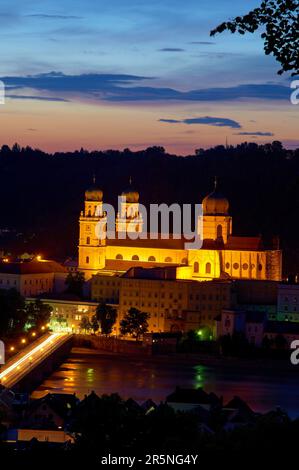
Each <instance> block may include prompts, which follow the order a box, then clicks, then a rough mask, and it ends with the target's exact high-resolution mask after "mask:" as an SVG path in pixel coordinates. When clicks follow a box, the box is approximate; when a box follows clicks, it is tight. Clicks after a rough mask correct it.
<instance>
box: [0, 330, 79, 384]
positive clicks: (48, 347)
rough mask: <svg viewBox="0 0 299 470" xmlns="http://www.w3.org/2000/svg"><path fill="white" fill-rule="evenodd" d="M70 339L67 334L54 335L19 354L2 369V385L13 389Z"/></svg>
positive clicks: (0, 377) (0, 380) (0, 375)
mask: <svg viewBox="0 0 299 470" xmlns="http://www.w3.org/2000/svg"><path fill="white" fill-rule="evenodd" d="M69 338H70V335H69V334H66V333H53V334H50V335H49V336H48V337H47V338H46V339H43V340H42V341H39V342H38V344H36V343H35V344H33V345H32V348H31V349H29V350H28V348H27V349H26V350H25V351H24V352H23V353H22V352H21V353H19V354H18V355H17V356H16V357H15V358H12V359H11V360H10V361H9V363H8V364H6V365H5V366H3V368H2V369H1V372H0V383H1V384H2V385H4V386H5V387H8V388H10V387H13V386H14V385H16V384H17V383H18V382H20V380H21V379H22V378H24V377H25V376H26V375H27V374H28V373H29V372H31V371H32V370H33V369H34V368H35V367H37V366H38V365H39V364H40V363H41V362H43V361H44V360H45V359H46V358H47V357H49V356H50V355H51V354H52V353H53V352H54V351H56V350H57V349H58V348H60V347H61V346H62V345H63V344H64V343H65V342H66V341H68V340H69Z"/></svg>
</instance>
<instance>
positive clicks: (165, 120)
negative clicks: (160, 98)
mask: <svg viewBox="0 0 299 470" xmlns="http://www.w3.org/2000/svg"><path fill="white" fill-rule="evenodd" d="M159 122H166V123H168V124H178V123H180V124H181V123H182V122H183V121H178V120H177V119H159Z"/></svg>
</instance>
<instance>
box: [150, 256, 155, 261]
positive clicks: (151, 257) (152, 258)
mask: <svg viewBox="0 0 299 470" xmlns="http://www.w3.org/2000/svg"><path fill="white" fill-rule="evenodd" d="M148 261H156V258H155V257H154V256H150V257H149V258H148Z"/></svg>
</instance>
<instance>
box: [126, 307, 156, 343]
mask: <svg viewBox="0 0 299 470" xmlns="http://www.w3.org/2000/svg"><path fill="white" fill-rule="evenodd" d="M149 317H150V314H149V313H146V312H141V311H140V310H138V309H137V308H133V307H132V308H130V310H129V311H128V313H127V314H126V315H125V317H124V319H123V320H122V321H121V322H120V331H121V334H122V335H127V334H128V335H131V336H133V338H136V340H138V339H139V338H140V336H141V335H143V334H144V333H146V332H147V330H148V322H147V320H148V319H149Z"/></svg>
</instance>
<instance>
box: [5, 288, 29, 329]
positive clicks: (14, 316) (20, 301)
mask: <svg viewBox="0 0 299 470" xmlns="http://www.w3.org/2000/svg"><path fill="white" fill-rule="evenodd" d="M25 312H26V311H25V300H24V298H23V297H22V296H21V295H20V294H19V293H18V292H17V291H16V290H15V289H9V290H6V289H0V335H1V336H2V337H4V336H8V335H10V334H12V333H14V334H17V333H19V332H22V331H23V330H24V326H25V323H26V313H25Z"/></svg>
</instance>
